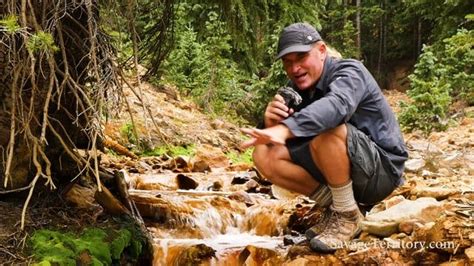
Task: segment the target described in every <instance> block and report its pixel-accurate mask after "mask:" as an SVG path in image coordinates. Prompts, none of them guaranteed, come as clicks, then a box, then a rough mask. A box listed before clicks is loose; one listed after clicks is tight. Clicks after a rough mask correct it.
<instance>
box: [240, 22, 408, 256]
mask: <svg viewBox="0 0 474 266" xmlns="http://www.w3.org/2000/svg"><path fill="white" fill-rule="evenodd" d="M327 50H328V48H327V46H326V44H325V43H324V41H323V40H322V39H321V37H320V35H319V33H318V32H317V31H316V30H315V29H314V27H312V26H311V25H309V24H307V23H296V24H292V25H290V26H288V27H286V28H285V29H284V30H283V31H282V33H281V35H280V38H279V41H278V55H277V58H279V59H281V60H282V62H283V67H284V69H285V71H286V74H287V76H288V78H289V79H290V81H289V85H288V86H289V87H291V88H292V89H294V91H295V92H296V94H297V95H299V96H301V103H300V104H299V105H297V106H291V105H289V104H288V102H285V98H286V97H285V98H284V97H283V96H285V95H284V94H281V95H280V94H277V95H275V97H274V98H273V100H272V101H271V102H270V103H269V104H268V105H267V107H266V110H265V114H264V128H263V129H257V128H245V129H242V131H243V132H244V133H246V134H247V135H249V136H250V137H251V138H250V139H249V140H248V141H245V142H244V143H242V147H243V148H248V147H250V146H255V150H254V153H253V159H254V163H255V165H256V167H257V169H258V170H259V171H260V172H261V173H262V174H263V176H265V177H266V178H268V179H269V180H270V181H271V182H272V183H274V184H276V185H278V186H281V187H283V188H286V189H289V190H292V191H295V192H298V193H301V194H304V195H307V196H309V197H311V198H312V199H314V200H316V202H317V204H319V205H321V206H329V205H330V208H328V212H327V219H325V220H324V221H323V222H321V223H319V224H317V225H316V226H317V227H319V228H312V229H309V230H308V231H307V232H306V236H307V237H308V238H310V246H311V248H312V249H313V250H315V251H319V252H332V251H334V250H335V247H338V246H341V245H342V244H343V242H344V241H349V240H351V239H352V238H353V237H354V236H356V235H357V234H358V233H359V232H360V222H361V221H362V219H363V215H362V214H361V212H360V211H359V208H358V204H359V205H364V204H366V205H371V204H375V203H377V202H379V201H381V200H383V199H384V198H385V197H387V196H388V195H389V194H390V193H391V192H392V191H393V190H394V189H395V188H396V187H397V186H399V185H400V184H401V183H402V182H403V179H402V178H401V176H402V173H403V169H404V162H405V161H406V159H407V157H408V154H407V151H406V147H405V144H404V140H403V136H402V134H401V132H400V128H399V125H398V122H397V120H396V118H395V116H394V114H393V112H392V110H391V109H390V107H389V105H388V103H387V101H386V100H385V98H384V96H383V94H382V92H381V90H380V88H379V86H378V85H377V83H376V81H375V80H374V78H373V77H372V75H371V74H370V73H369V71H368V70H367V69H366V68H365V67H364V66H363V64H362V63H361V62H359V61H356V60H352V59H336V58H333V57H331V56H328V53H327ZM290 90H291V89H290ZM290 94H291V93H290ZM282 95H283V96H282ZM315 229H317V230H315ZM315 232H321V233H319V234H317V233H315Z"/></svg>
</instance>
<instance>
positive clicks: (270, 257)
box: [239, 245, 282, 265]
mask: <svg viewBox="0 0 474 266" xmlns="http://www.w3.org/2000/svg"><path fill="white" fill-rule="evenodd" d="M281 263H282V261H281V258H280V256H279V254H278V252H276V251H274V250H271V249H266V248H260V247H256V246H252V245H249V246H247V247H246V248H245V249H244V250H242V251H241V252H240V255H239V265H277V264H281Z"/></svg>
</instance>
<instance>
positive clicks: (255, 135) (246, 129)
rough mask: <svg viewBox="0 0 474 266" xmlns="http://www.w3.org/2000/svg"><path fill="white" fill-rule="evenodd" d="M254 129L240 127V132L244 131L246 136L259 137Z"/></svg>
mask: <svg viewBox="0 0 474 266" xmlns="http://www.w3.org/2000/svg"><path fill="white" fill-rule="evenodd" d="M255 130H256V129H255V128H241V129H240V132H242V133H244V134H246V135H248V136H251V137H254V138H258V137H260V135H259V134H257V132H256V131H255Z"/></svg>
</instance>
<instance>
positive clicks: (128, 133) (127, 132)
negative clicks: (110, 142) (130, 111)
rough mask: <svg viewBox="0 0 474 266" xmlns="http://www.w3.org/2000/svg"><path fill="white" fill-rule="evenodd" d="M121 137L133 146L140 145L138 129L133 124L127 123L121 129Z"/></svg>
mask: <svg viewBox="0 0 474 266" xmlns="http://www.w3.org/2000/svg"><path fill="white" fill-rule="evenodd" d="M120 135H121V136H122V137H123V138H125V139H126V140H127V141H128V142H129V143H131V144H138V136H136V129H135V127H134V125H133V124H132V123H131V122H127V123H125V124H123V125H122V126H121V127H120Z"/></svg>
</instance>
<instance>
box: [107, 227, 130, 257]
mask: <svg viewBox="0 0 474 266" xmlns="http://www.w3.org/2000/svg"><path fill="white" fill-rule="evenodd" d="M131 238H132V233H131V232H130V231H128V230H127V229H122V230H120V231H119V234H118V236H117V237H116V238H115V239H114V240H113V241H112V244H111V245H110V249H111V253H112V259H114V260H118V259H120V255H121V254H122V252H123V250H124V249H125V248H126V247H127V246H128V245H129V244H130V240H131Z"/></svg>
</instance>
